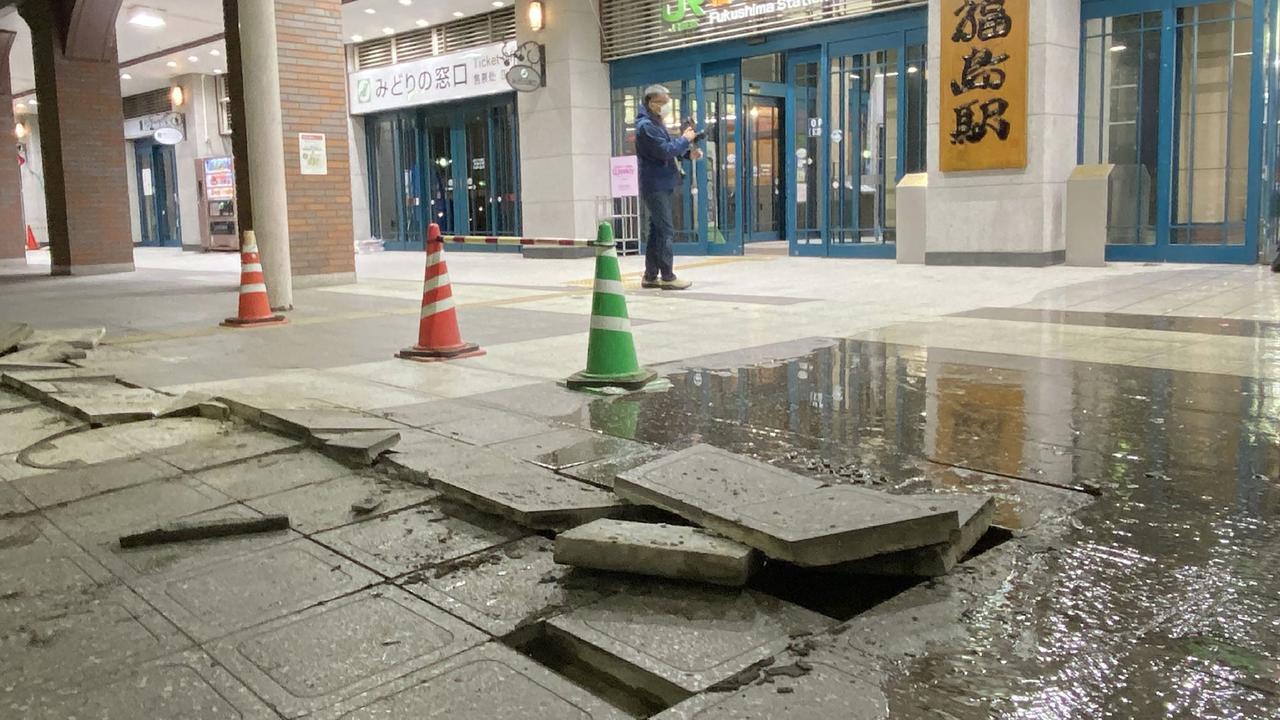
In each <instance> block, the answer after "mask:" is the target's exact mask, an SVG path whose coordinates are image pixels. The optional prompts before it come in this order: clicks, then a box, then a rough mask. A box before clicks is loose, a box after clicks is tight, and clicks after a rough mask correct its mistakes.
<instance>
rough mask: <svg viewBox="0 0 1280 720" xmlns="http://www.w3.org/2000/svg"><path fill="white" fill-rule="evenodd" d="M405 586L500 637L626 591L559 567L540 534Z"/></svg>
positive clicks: (416, 576) (430, 571)
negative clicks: (617, 592)
mask: <svg viewBox="0 0 1280 720" xmlns="http://www.w3.org/2000/svg"><path fill="white" fill-rule="evenodd" d="M400 582H401V584H402V585H403V586H404V588H405V589H407V590H409V591H410V592H412V593H413V594H415V595H417V596H419V597H421V598H422V599H424V600H427V601H429V602H430V603H432V604H433V605H435V606H437V607H441V608H444V609H445V610H447V611H449V612H450V613H452V614H454V615H457V616H458V617H460V618H462V619H463V620H466V621H467V622H469V623H471V624H472V625H475V626H476V627H478V628H480V629H481V630H484V631H485V632H487V633H489V634H490V635H492V636H494V637H496V638H502V637H506V636H508V635H510V634H511V633H513V632H515V631H517V630H520V629H522V628H526V627H530V626H532V625H534V624H535V623H537V622H538V621H540V620H543V619H545V618H548V617H552V616H554V615H558V614H560V613H563V612H565V611H567V610H571V609H573V608H576V607H582V606H584V605H589V604H591V603H594V602H597V601H599V600H601V599H602V598H604V597H606V596H608V595H609V594H611V593H613V592H616V591H619V590H621V589H622V588H623V587H624V586H623V584H622V583H621V582H612V581H610V580H607V579H602V578H600V577H599V576H586V575H585V574H583V573H576V574H575V573H574V571H573V570H572V569H571V568H568V567H566V566H564V565H556V563H555V561H554V560H553V559H552V543H551V541H550V540H547V539H546V538H544V537H539V536H537V535H533V536H530V537H526V538H524V539H521V540H517V541H515V542H510V543H506V544H504V545H501V546H497V547H492V548H489V549H487V550H484V551H481V552H477V553H474V554H471V555H467V556H465V557H462V558H459V559H457V560H452V561H449V562H445V563H442V564H439V565H436V566H434V567H431V568H427V569H424V570H420V571H418V572H415V573H412V574H410V575H408V576H406V577H404V578H403V579H402V580H401V581H400Z"/></svg>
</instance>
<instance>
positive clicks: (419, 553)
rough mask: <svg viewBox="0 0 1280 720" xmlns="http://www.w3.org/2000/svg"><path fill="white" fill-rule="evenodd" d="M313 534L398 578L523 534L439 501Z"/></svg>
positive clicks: (322, 541)
mask: <svg viewBox="0 0 1280 720" xmlns="http://www.w3.org/2000/svg"><path fill="white" fill-rule="evenodd" d="M379 510H381V508H379ZM352 520H360V522H355V523H354V524H349V525H346V526H345V527H340V528H337V529H335V530H330V531H328V532H323V533H320V534H318V535H314V536H312V539H314V540H315V541H316V542H318V543H321V544H322V545H325V546H327V547H330V548H332V549H333V550H335V551H336V552H339V553H342V554H343V555H345V556H346V557H350V558H353V559H355V560H357V561H358V562H360V563H361V564H362V565H364V566H366V567H370V568H373V569H374V570H375V571H376V572H378V573H380V574H382V575H384V576H386V577H389V578H391V577H399V576H401V575H405V574H406V573H411V572H415V571H418V570H421V569H423V568H427V567H431V566H433V565H437V564H439V563H442V562H448V561H450V560H456V559H458V558H461V557H464V556H467V555H471V554H473V553H477V552H480V551H482V550H486V549H488V548H491V547H494V546H497V545H502V544H504V543H508V542H510V541H512V540H516V539H518V538H520V537H522V536H524V534H525V531H524V530H523V529H521V528H519V527H516V526H515V525H512V524H510V523H507V522H504V521H502V520H500V519H498V518H495V517H493V516H490V515H485V514H483V513H479V512H476V511H475V510H472V509H470V508H456V507H453V506H448V505H445V504H443V503H439V502H431V503H427V504H425V505H419V506H417V507H412V508H408V509H405V510H400V511H398V512H394V513H391V514H387V515H383V516H382V517H374V518H371V519H367V520H364V519H361V517H360V516H353V517H352Z"/></svg>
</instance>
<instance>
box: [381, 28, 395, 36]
mask: <svg viewBox="0 0 1280 720" xmlns="http://www.w3.org/2000/svg"><path fill="white" fill-rule="evenodd" d="M382 34H383V35H395V34H396V29H395V28H389V27H384V28H382Z"/></svg>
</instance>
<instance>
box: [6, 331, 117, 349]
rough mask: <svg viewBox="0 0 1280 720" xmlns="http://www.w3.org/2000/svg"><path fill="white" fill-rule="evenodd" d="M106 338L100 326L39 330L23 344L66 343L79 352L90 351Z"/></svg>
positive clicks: (105, 333)
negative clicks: (79, 350) (78, 349)
mask: <svg viewBox="0 0 1280 720" xmlns="http://www.w3.org/2000/svg"><path fill="white" fill-rule="evenodd" d="M106 336H107V329H106V328H104V327H101V326H98V327H88V328H58V329H39V330H36V331H35V332H34V333H32V335H31V337H30V338H29V339H28V340H27V341H26V342H25V343H24V344H33V343H44V344H47V343H66V344H68V345H70V346H71V347H74V348H80V349H81V350H92V349H94V348H96V347H98V345H99V343H101V342H102V338H104V337H106Z"/></svg>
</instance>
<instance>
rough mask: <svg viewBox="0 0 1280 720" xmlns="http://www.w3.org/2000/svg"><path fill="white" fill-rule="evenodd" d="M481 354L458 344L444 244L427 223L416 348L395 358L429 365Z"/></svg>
mask: <svg viewBox="0 0 1280 720" xmlns="http://www.w3.org/2000/svg"><path fill="white" fill-rule="evenodd" d="M483 354H484V350H481V349H480V346H479V345H476V344H475V343H469V342H463V341H462V333H461V332H460V331H459V330H458V311H457V309H456V308H455V307H454V304H453V287H452V286H451V285H450V284H449V268H448V267H446V266H445V264H444V240H443V239H441V237H440V226H439V225H436V224H435V223H431V225H430V226H429V227H428V228H427V273H426V280H425V281H424V282H423V287H422V314H421V316H420V319H419V320H418V344H417V345H414V346H413V347H411V348H405V349H404V350H401V351H400V352H398V353H396V357H398V358H403V359H405V360H417V361H419V362H431V361H435V360H453V359H456V358H464V357H476V356H477V355H483Z"/></svg>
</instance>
